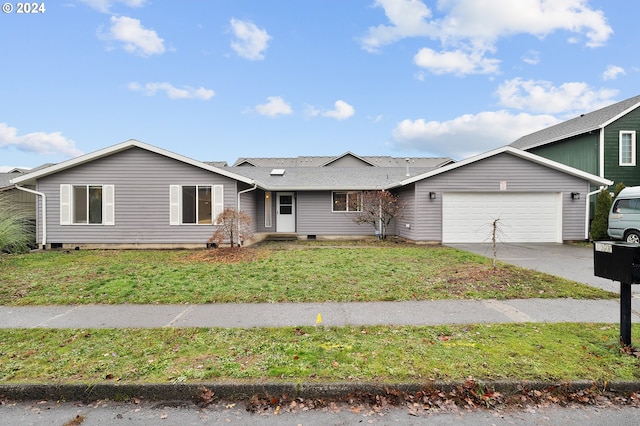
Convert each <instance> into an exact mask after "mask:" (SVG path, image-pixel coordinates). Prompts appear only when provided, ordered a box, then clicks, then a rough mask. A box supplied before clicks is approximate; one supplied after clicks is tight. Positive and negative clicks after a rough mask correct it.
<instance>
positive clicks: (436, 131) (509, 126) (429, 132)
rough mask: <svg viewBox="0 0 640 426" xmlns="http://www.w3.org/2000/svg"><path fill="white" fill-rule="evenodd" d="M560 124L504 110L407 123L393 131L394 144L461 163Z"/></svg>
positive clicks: (548, 116) (552, 119)
mask: <svg viewBox="0 0 640 426" xmlns="http://www.w3.org/2000/svg"><path fill="white" fill-rule="evenodd" d="M558 122H559V120H558V119H556V118H555V117H553V116H550V115H530V114H525V113H520V114H517V115H513V114H511V113H509V112H508V111H504V110H503V111H495V112H493V111H489V112H481V113H479V114H475V115H473V114H466V115H463V116H460V117H457V118H455V119H453V120H449V121H428V122H427V121H425V120H424V119H418V120H409V119H407V120H403V121H401V122H400V123H398V124H397V126H396V127H395V129H394V130H393V141H394V143H395V144H396V145H397V146H398V147H399V148H400V149H403V150H413V151H420V152H427V153H430V154H431V155H440V156H446V157H452V158H454V159H456V160H460V159H464V158H468V157H470V156H473V155H476V154H479V153H481V152H485V151H489V150H491V149H495V148H498V147H501V146H504V145H508V144H510V143H511V142H513V141H515V140H516V139H518V138H519V137H521V136H522V135H526V134H528V133H531V132H534V131H537V130H540V129H543V128H545V127H548V126H552V125H554V124H557V123H558Z"/></svg>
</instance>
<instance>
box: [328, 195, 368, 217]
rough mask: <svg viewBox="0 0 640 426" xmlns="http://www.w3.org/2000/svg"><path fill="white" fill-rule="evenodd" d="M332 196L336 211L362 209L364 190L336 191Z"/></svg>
mask: <svg viewBox="0 0 640 426" xmlns="http://www.w3.org/2000/svg"><path fill="white" fill-rule="evenodd" d="M331 197H332V203H331V208H332V211H334V212H359V211H362V191H335V192H333V193H332V195H331Z"/></svg>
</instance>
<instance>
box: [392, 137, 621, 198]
mask: <svg viewBox="0 0 640 426" xmlns="http://www.w3.org/2000/svg"><path fill="white" fill-rule="evenodd" d="M503 153H506V154H511V155H514V156H516V157H520V158H522V159H525V160H528V161H531V162H534V163H537V164H540V165H542V166H545V167H549V168H550V169H554V170H558V171H560V172H563V173H567V174H569V175H572V176H576V177H579V178H581V179H584V180H587V181H589V182H590V183H592V184H594V185H597V186H609V185H613V181H611V180H609V179H605V178H601V177H599V176H596V175H593V174H591V173H587V172H584V171H582V170H578V169H576V168H573V167H569V166H567V165H565V164H562V163H558V162H556V161H553V160H549V159H547V158H544V157H541V156H539V155H535V154H532V153H530V152H527V151H523V150H521V149H517V148H514V147H512V146H509V145H507V146H503V147H501V148H498V149H494V150H492V151H488V152H485V153H483V154H479V155H476V156H475V157H470V158H467V159H466V160H462V161H459V162H457V163H452V164H449V165H447V166H444V167H440V168H438V169H435V170H432V171H430V172H427V173H423V174H421V175H418V176H415V177H412V178H409V179H404V180H402V181H400V182H397V183H395V184H392V185H389V186H387V187H385V188H384V189H393V188H398V187H401V186H405V185H409V184H412V183H415V182H418V181H421V180H424V179H428V178H431V177H434V176H437V175H440V174H442V173H447V172H449V171H451V170H455V169H457V168H459V167H464V166H466V165H468V164H472V163H475V162H478V161H481V160H484V159H486V158H490V157H493V156H495V155H499V154H503Z"/></svg>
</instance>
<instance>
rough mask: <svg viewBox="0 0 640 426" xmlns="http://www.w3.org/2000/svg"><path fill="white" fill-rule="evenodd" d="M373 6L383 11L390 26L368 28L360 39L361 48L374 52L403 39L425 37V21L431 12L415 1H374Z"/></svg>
mask: <svg viewBox="0 0 640 426" xmlns="http://www.w3.org/2000/svg"><path fill="white" fill-rule="evenodd" d="M374 5H375V6H376V7H381V8H383V9H384V13H385V15H386V16H387V19H388V20H389V22H390V23H391V25H378V26H376V27H370V28H369V32H368V34H367V35H366V36H364V37H363V38H362V39H361V42H362V47H363V48H364V49H365V50H367V51H369V52H376V51H378V50H379V49H380V47H382V46H384V45H387V44H391V43H394V42H396V41H398V40H400V39H403V38H405V37H418V36H427V35H429V33H430V25H429V23H427V22H426V21H425V20H426V19H428V18H430V17H431V10H430V9H429V8H428V7H427V6H425V4H424V3H422V1H417V0H376V1H375V3H374Z"/></svg>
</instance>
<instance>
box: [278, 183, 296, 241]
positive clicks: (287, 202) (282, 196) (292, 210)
mask: <svg viewBox="0 0 640 426" xmlns="http://www.w3.org/2000/svg"><path fill="white" fill-rule="evenodd" d="M276 232H296V199H295V197H294V193H293V192H279V193H278V202H277V203H276Z"/></svg>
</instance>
